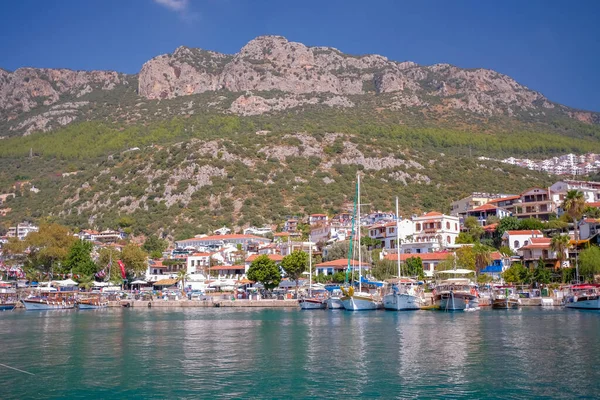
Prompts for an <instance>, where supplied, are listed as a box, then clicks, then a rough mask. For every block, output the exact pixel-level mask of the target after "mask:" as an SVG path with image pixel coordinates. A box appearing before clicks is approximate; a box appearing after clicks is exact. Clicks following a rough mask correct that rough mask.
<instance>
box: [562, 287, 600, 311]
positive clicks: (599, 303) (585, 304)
mask: <svg viewBox="0 0 600 400" xmlns="http://www.w3.org/2000/svg"><path fill="white" fill-rule="evenodd" d="M565 307H567V308H580V309H586V310H600V288H599V286H598V285H590V284H582V285H573V286H571V293H570V295H569V296H568V297H567V299H566V303H565Z"/></svg>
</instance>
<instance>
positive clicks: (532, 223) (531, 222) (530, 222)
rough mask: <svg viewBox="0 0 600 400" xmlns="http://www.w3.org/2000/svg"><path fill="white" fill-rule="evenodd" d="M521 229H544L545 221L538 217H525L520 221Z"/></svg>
mask: <svg viewBox="0 0 600 400" xmlns="http://www.w3.org/2000/svg"><path fill="white" fill-rule="evenodd" d="M519 229H521V230H524V231H533V230H542V229H544V223H543V222H542V221H540V220H539V219H537V218H525V219H522V220H520V221H519Z"/></svg>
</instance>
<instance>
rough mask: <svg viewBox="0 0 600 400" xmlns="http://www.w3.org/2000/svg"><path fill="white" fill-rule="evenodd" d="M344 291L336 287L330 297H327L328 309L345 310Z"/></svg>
mask: <svg viewBox="0 0 600 400" xmlns="http://www.w3.org/2000/svg"><path fill="white" fill-rule="evenodd" d="M341 298H342V291H341V290H340V288H339V287H336V288H335V289H333V290H332V291H331V293H330V294H329V297H327V308H328V309H330V310H343V309H344V304H342V300H341Z"/></svg>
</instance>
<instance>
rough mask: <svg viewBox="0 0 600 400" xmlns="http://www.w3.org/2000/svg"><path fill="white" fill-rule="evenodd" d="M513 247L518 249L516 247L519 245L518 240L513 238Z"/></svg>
mask: <svg viewBox="0 0 600 400" xmlns="http://www.w3.org/2000/svg"><path fill="white" fill-rule="evenodd" d="M513 247H514V248H515V249H518V248H519V247H520V246H519V241H518V240H515V243H514V245H513Z"/></svg>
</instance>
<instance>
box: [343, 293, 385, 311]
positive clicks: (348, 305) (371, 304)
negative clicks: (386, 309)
mask: <svg viewBox="0 0 600 400" xmlns="http://www.w3.org/2000/svg"><path fill="white" fill-rule="evenodd" d="M340 300H341V301H342V304H343V305H344V308H345V309H346V310H348V311H366V310H376V309H377V308H378V305H377V302H376V301H375V300H373V299H372V298H371V297H370V296H360V295H359V296H357V295H353V296H344V297H342V298H341V299H340Z"/></svg>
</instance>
